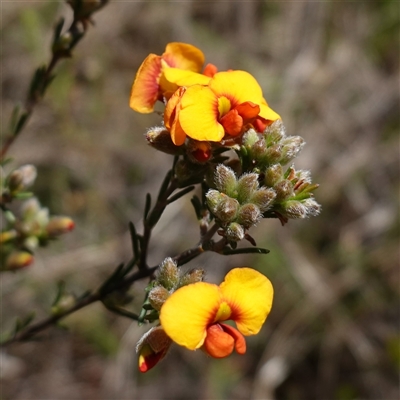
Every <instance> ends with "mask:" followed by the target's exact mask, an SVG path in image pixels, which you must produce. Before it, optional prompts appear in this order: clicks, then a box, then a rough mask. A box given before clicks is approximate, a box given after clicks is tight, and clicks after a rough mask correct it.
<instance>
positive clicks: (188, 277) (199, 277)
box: [179, 268, 205, 286]
mask: <svg viewBox="0 0 400 400" xmlns="http://www.w3.org/2000/svg"><path fill="white" fill-rule="evenodd" d="M204 275H205V271H204V269H197V268H196V269H192V270H190V271H188V272H186V273H185V274H183V275H182V277H181V279H180V281H179V286H186V285H190V284H191V283H196V282H202V281H203V280H204Z"/></svg>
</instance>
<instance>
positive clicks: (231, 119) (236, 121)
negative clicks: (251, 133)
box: [219, 108, 243, 136]
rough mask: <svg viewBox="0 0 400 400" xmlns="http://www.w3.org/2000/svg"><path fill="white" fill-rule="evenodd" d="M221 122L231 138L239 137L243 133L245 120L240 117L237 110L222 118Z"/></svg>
mask: <svg viewBox="0 0 400 400" xmlns="http://www.w3.org/2000/svg"><path fill="white" fill-rule="evenodd" d="M219 122H220V123H221V124H222V126H223V127H224V129H225V132H226V133H228V134H229V135H231V136H237V135H239V134H240V133H241V132H242V128H243V118H242V117H241V116H240V115H239V113H238V112H237V110H236V108H234V109H233V110H231V111H229V112H228V113H227V114H225V115H224V116H223V117H222V118H220V120H219Z"/></svg>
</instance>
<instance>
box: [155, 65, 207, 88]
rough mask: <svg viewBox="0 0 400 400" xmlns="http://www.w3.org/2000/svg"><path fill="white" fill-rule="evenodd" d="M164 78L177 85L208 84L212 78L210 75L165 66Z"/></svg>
mask: <svg viewBox="0 0 400 400" xmlns="http://www.w3.org/2000/svg"><path fill="white" fill-rule="evenodd" d="M163 79H165V80H166V81H167V82H169V83H171V84H175V85H177V86H192V85H208V83H209V82H210V80H211V78H210V77H209V76H206V75H203V74H198V73H197V72H193V71H187V70H184V69H180V68H165V69H164V70H163Z"/></svg>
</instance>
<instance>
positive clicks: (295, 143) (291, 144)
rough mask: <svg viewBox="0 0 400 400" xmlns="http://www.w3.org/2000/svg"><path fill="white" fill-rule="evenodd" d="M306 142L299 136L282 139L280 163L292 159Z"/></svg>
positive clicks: (283, 163)
mask: <svg viewBox="0 0 400 400" xmlns="http://www.w3.org/2000/svg"><path fill="white" fill-rule="evenodd" d="M305 144H306V142H305V141H304V139H303V138H302V137H301V136H289V137H287V138H285V139H283V140H282V142H281V145H282V157H281V160H280V163H281V164H282V165H285V164H287V163H288V162H290V161H292V160H293V159H294V158H295V157H297V155H298V154H299V153H300V151H301V150H302V149H303V147H304V145H305Z"/></svg>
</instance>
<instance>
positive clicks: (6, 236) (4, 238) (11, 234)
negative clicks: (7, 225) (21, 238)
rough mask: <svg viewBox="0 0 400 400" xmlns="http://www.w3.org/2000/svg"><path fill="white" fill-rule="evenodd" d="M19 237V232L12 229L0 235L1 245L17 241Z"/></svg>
mask: <svg viewBox="0 0 400 400" xmlns="http://www.w3.org/2000/svg"><path fill="white" fill-rule="evenodd" d="M17 236H18V232H17V231H16V230H15V229H11V230H9V231H5V232H1V233H0V244H3V243H6V242H10V241H12V240H14V239H16V238H17Z"/></svg>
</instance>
